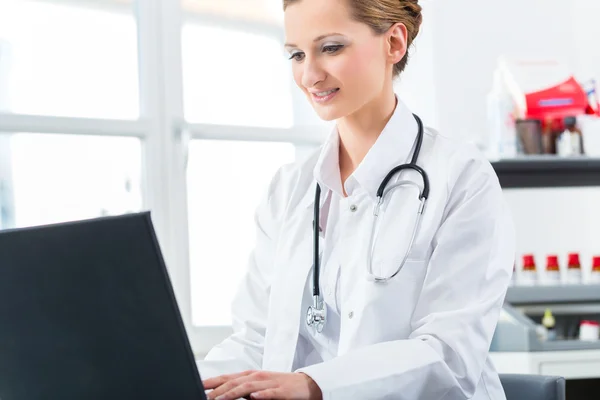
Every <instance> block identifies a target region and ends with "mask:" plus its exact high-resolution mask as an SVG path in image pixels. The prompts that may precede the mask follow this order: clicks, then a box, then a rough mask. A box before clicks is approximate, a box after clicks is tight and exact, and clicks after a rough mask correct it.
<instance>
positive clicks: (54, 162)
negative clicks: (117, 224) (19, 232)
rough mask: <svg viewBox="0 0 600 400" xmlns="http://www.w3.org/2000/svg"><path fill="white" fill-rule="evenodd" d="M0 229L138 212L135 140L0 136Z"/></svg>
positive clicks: (137, 147) (138, 155)
mask: <svg viewBox="0 0 600 400" xmlns="http://www.w3.org/2000/svg"><path fill="white" fill-rule="evenodd" d="M0 155H1V156H2V157H0V211H1V212H0V216H1V217H0V228H10V227H23V226H32V225H40V224H48V223H55V222H61V221H72V220H78V219H85V218H94V217H100V216H104V215H117V214H123V213H127V212H135V211H139V210H140V209H141V207H142V196H141V165H142V164H141V143H140V140H139V139H137V138H126V137H97V136H71V135H48V134H35V133H19V134H13V135H0Z"/></svg>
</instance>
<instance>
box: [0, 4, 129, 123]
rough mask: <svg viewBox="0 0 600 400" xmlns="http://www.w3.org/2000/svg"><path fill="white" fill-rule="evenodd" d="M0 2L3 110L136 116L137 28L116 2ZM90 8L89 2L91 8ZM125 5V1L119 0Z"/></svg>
mask: <svg viewBox="0 0 600 400" xmlns="http://www.w3.org/2000/svg"><path fill="white" fill-rule="evenodd" d="M80 3H81V4H83V5H84V6H74V4H77V2H67V1H64V0H63V1H25V0H2V1H0V88H2V90H0V111H7V112H13V113H20V114H36V115H53V116H72V117H90V118H118V119H135V118H137V117H138V116H139V94H138V93H139V90H138V66H137V34H136V30H137V26H136V22H135V17H134V15H133V13H132V8H131V6H126V5H123V4H121V5H120V8H115V9H110V8H107V6H108V5H111V4H113V3H115V2H111V1H108V0H104V1H100V0H98V1H95V2H91V1H82V2H80ZM85 5H87V7H85ZM116 5H119V4H116Z"/></svg>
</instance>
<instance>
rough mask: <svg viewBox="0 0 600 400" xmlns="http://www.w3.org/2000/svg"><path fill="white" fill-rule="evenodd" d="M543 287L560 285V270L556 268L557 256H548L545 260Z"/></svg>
mask: <svg viewBox="0 0 600 400" xmlns="http://www.w3.org/2000/svg"><path fill="white" fill-rule="evenodd" d="M544 285H548V286H558V285H560V268H559V266H558V256H556V255H549V256H548V257H547V258H546V273H545V276H544Z"/></svg>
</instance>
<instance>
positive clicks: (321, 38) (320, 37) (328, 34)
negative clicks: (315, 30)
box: [283, 32, 343, 47]
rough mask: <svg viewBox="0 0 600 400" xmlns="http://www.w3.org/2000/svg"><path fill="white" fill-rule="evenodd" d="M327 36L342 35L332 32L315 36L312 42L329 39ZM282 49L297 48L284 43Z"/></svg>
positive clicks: (292, 44) (291, 44)
mask: <svg viewBox="0 0 600 400" xmlns="http://www.w3.org/2000/svg"><path fill="white" fill-rule="evenodd" d="M329 36H343V35H342V34H341V33H336V32H334V33H326V34H324V35H320V36H317V37H316V38H315V39H314V40H313V43H314V42H318V41H319V40H323V39H325V38H326V37H329ZM283 47H298V46H297V45H295V44H294V43H286V44H284V45H283Z"/></svg>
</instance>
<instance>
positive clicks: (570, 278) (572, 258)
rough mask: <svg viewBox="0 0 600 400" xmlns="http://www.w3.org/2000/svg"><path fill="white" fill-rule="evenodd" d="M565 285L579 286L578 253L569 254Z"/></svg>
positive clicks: (580, 277)
mask: <svg viewBox="0 0 600 400" xmlns="http://www.w3.org/2000/svg"><path fill="white" fill-rule="evenodd" d="M567 283H568V284H571V285H580V284H581V283H582V273H581V262H580V261H579V253H570V254H569V263H568V266H567Z"/></svg>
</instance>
